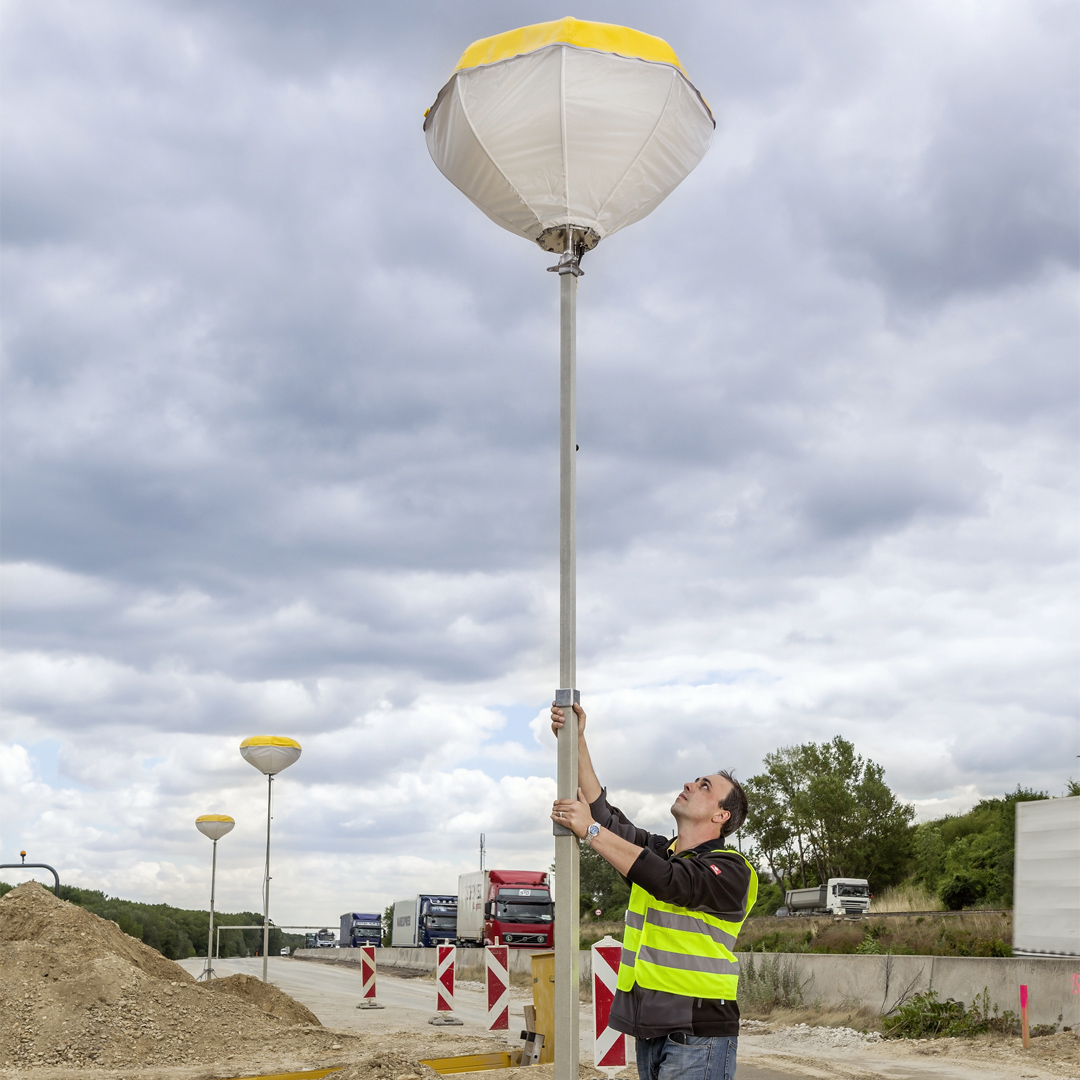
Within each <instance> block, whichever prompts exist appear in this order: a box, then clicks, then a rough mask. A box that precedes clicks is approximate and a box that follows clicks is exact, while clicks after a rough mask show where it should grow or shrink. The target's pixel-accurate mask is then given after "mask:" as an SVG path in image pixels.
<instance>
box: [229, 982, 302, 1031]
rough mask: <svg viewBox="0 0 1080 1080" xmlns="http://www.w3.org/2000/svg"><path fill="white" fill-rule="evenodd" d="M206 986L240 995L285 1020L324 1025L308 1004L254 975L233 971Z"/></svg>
mask: <svg viewBox="0 0 1080 1080" xmlns="http://www.w3.org/2000/svg"><path fill="white" fill-rule="evenodd" d="M207 989H208V990H213V991H214V992H215V993H218V994H231V995H232V996H233V997H238V998H240V1000H241V1001H246V1002H247V1003H248V1004H249V1005H254V1006H255V1008H257V1009H261V1010H262V1011H263V1012H264V1013H266V1014H267V1015H268V1016H274V1017H276V1018H277V1019H278V1020H284V1021H285V1022H286V1023H287V1024H312V1025H314V1026H315V1027H321V1026H322V1025H321V1024H320V1023H319V1018H318V1017H317V1016H316V1015H315V1014H314V1013H313V1012H312V1011H311V1010H310V1009H309V1008H308V1007H307V1006H306V1005H301V1004H300V1002H299V1001H297V1000H296V999H295V998H291V997H289V995H288V994H286V993H285V992H284V991H282V990H279V989H278V988H277V987H276V986H274V984H273V983H264V982H263V981H262V980H261V979H256V978H255V976H254V975H230V976H229V977H228V978H226V979H214V980H213V982H211V983H210V984H209V986H208V987H207Z"/></svg>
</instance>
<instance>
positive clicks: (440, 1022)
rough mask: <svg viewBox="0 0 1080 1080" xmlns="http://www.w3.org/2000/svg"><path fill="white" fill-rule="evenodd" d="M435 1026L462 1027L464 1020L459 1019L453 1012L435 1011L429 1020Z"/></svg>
mask: <svg viewBox="0 0 1080 1080" xmlns="http://www.w3.org/2000/svg"><path fill="white" fill-rule="evenodd" d="M428 1023H429V1024H434V1025H435V1026H436V1027H462V1026H463V1025H464V1021H462V1020H459V1019H458V1018H457V1017H456V1016H454V1014H453V1013H436V1014H435V1016H433V1017H432V1018H431V1019H430V1020H429V1021H428Z"/></svg>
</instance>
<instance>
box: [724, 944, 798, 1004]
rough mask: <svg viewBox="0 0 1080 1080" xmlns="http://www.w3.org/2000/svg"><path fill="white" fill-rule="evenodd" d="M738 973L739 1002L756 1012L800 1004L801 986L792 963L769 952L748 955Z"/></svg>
mask: <svg viewBox="0 0 1080 1080" xmlns="http://www.w3.org/2000/svg"><path fill="white" fill-rule="evenodd" d="M741 968H742V970H741V972H740V974H739V1002H740V1003H741V1004H746V1005H751V1006H753V1007H755V1008H756V1009H757V1010H759V1011H760V1012H764V1013H769V1012H771V1011H772V1010H773V1009H775V1008H784V1009H795V1008H798V1007H799V1006H800V1005H802V1003H803V992H802V983H801V982H800V980H799V973H798V970H797V968H796V966H795V962H794V961H793V960H789V959H787V958H786V957H783V956H780V955H778V954H776V953H773V954H772V955H771V956H770V955H769V954H768V953H763V954H761V959H760V960H757V959H756V958H755V955H754V954H753V953H751V955H750V958H749V959H748V960H747V961H746V963H745V964H742V965H741Z"/></svg>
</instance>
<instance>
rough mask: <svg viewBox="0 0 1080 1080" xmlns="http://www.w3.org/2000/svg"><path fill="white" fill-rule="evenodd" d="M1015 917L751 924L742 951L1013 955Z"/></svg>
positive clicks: (740, 945) (744, 933)
mask: <svg viewBox="0 0 1080 1080" xmlns="http://www.w3.org/2000/svg"><path fill="white" fill-rule="evenodd" d="M1011 942H1012V913H1011V912H981V911H970V912H967V911H966V912H964V913H963V914H961V915H950V916H935V915H912V916H910V917H904V916H897V917H894V918H889V919H876V920H875V918H874V916H873V915H872V914H871V915H869V916H867V917H866V918H865V919H834V918H832V917H831V916H823V917H821V918H816V917H810V918H802V917H788V918H786V919H784V918H781V919H777V918H767V919H747V920H746V922H745V923H744V924H743V928H742V932H741V933H740V934H739V942H738V945H737V946H736V948H737V950H738V951H740V952H751V951H753V952H763V951H764V952H770V953H773V952H776V953H856V954H858V953H862V954H867V953H869V954H871V955H876V954H885V953H892V954H894V955H897V956H1012V945H1011Z"/></svg>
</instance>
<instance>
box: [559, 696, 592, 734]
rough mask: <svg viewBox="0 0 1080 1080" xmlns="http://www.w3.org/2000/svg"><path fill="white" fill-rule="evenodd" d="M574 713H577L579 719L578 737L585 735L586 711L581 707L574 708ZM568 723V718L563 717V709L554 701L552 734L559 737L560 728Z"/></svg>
mask: <svg viewBox="0 0 1080 1080" xmlns="http://www.w3.org/2000/svg"><path fill="white" fill-rule="evenodd" d="M574 712H576V713H577V718H578V729H577V730H578V735H584V734H585V710H584V709H583V708H582V707H581V706H580V705H575V706H574ZM565 723H566V717H565V716H564V715H563V711H562V709H560V708H559V706H558V705H556V704H555V702H554V701H553V702H552V703H551V731H552V734H554V735H558V734H559V728H561V727H562V726H563V724H565Z"/></svg>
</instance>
